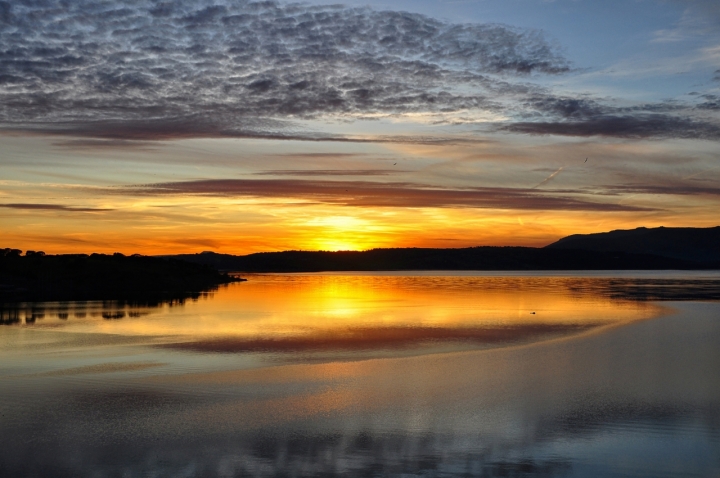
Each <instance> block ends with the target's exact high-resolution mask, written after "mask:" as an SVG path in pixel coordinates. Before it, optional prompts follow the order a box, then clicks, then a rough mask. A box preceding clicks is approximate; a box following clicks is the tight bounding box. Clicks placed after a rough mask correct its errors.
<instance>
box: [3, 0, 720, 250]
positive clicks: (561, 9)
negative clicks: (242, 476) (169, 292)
mask: <svg viewBox="0 0 720 478" xmlns="http://www.w3.org/2000/svg"><path fill="white" fill-rule="evenodd" d="M358 2H359V0H358ZM358 2H356V1H355V0H351V1H349V2H347V3H348V4H347V5H345V6H328V5H326V4H324V3H322V2H321V1H319V0H313V1H311V2H310V3H305V4H287V3H282V2H277V3H275V2H264V3H262V4H256V3H251V2H245V1H239V2H234V3H227V2H224V1H220V0H218V2H215V3H213V2H210V3H207V4H205V3H203V4H202V5H201V4H200V3H198V2H194V1H192V0H182V1H179V2H174V3H173V4H162V5H159V4H158V5H155V4H154V3H152V2H148V3H147V4H146V3H144V2H137V3H132V4H127V5H126V4H125V3H123V2H121V1H117V2H109V3H102V2H98V1H96V0H82V1H79V2H76V3H74V4H73V5H69V6H68V5H65V4H57V5H54V4H53V1H50V2H49V3H48V4H47V5H44V6H39V5H35V4H31V3H27V4H25V3H24V2H22V1H21V2H17V4H15V3H14V4H13V5H11V6H10V7H8V9H7V11H6V12H5V13H4V14H3V15H4V16H3V17H2V18H4V19H5V20H2V19H0V20H2V22H0V39H2V44H3V45H9V46H10V47H8V49H7V50H6V51H5V52H2V54H3V55H4V56H3V58H4V59H3V60H2V61H3V64H4V73H3V75H0V151H2V154H0V168H1V170H2V173H3V174H2V177H1V178H0V230H1V231H2V234H1V235H0V238H1V239H2V243H0V247H13V248H18V249H22V250H43V251H45V252H46V253H51V254H55V253H90V252H104V253H112V252H122V253H125V254H132V253H141V254H175V253H194V252H201V251H204V250H211V251H216V252H221V253H228V254H248V253H252V252H265V251H282V250H367V249H372V248H378V247H443V248H453V247H470V246H483V245H493V246H533V247H540V246H545V245H547V244H550V243H552V242H554V241H556V240H558V239H560V238H562V237H564V236H567V235H570V234H587V233H596V232H605V231H610V230H615V229H633V228H636V227H641V226H644V227H658V226H666V227H711V226H717V225H718V224H719V221H718V219H717V210H718V209H720V187H718V184H719V183H720V162H719V161H720V160H719V159H718V141H719V140H720V117H719V116H718V112H719V111H720V106H719V105H720V70H718V69H717V68H718V65H720V28H717V25H718V24H719V23H718V22H720V7H718V6H717V5H716V4H715V3H713V2H707V1H702V0H693V1H692V2H687V4H682V5H681V4H680V3H672V2H655V1H654V0H652V1H650V2H648V4H644V5H634V4H633V5H628V4H626V2H611V3H612V5H610V4H607V5H606V7H603V8H601V9H599V10H598V9H596V7H593V6H590V5H585V4H583V3H582V2H565V1H560V2H543V1H539V0H538V1H535V0H523V2H524V3H523V8H518V5H517V4H515V3H513V4H512V5H511V4H510V3H512V2H510V3H508V4H507V5H506V4H505V3H504V2H502V3H503V4H502V5H500V4H498V5H484V4H483V5H480V4H478V5H475V4H463V5H462V6H459V5H454V4H453V5H451V4H443V6H442V9H440V8H439V7H438V5H437V4H436V3H435V2H433V1H430V0H427V1H426V0H420V1H417V2H414V3H413V4H408V3H407V2H404V1H399V0H398V1H397V2H395V3H394V5H395V6H394V7H388V6H387V4H385V3H380V2H370V4H369V6H366V3H367V2H359V3H358ZM356 3H357V4H358V5H357V6H355V4H356ZM641 3H642V2H641ZM656 3H657V4H656ZM360 4H362V5H360ZM408 10H412V11H408ZM626 19H627V20H626ZM629 19H633V20H632V21H630V20H629ZM282 25H286V26H287V27H283V26H282ZM690 25H693V26H692V27H690ZM608 26H612V28H607V27H608ZM148 32H151V33H148Z"/></svg>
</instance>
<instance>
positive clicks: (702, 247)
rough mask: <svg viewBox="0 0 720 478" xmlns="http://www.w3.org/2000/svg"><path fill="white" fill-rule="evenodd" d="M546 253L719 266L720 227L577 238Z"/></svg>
mask: <svg viewBox="0 0 720 478" xmlns="http://www.w3.org/2000/svg"><path fill="white" fill-rule="evenodd" d="M545 249H555V250H559V249H579V250H585V251H598V252H615V251H618V252H625V253H632V254H652V255H656V256H662V257H668V258H673V259H681V260H686V261H694V262H699V263H705V264H707V263H713V262H715V263H717V262H720V226H718V227H708V228H692V227H657V228H652V229H648V228H646V227H639V228H637V229H630V230H617V231H610V232H602V233H597V234H574V235H572V236H567V237H564V238H562V239H560V240H559V241H557V242H555V243H553V244H550V245H548V246H546V247H545Z"/></svg>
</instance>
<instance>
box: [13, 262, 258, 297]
mask: <svg viewBox="0 0 720 478" xmlns="http://www.w3.org/2000/svg"><path fill="white" fill-rule="evenodd" d="M239 280H244V279H238V278H235V277H232V276H229V275H227V274H225V273H221V272H218V271H217V270H216V269H215V268H213V267H210V266H206V265H203V264H193V263H190V262H187V261H180V260H175V259H160V258H156V257H148V256H140V255H133V256H125V255H123V254H119V253H116V254H113V255H106V254H90V255H87V254H65V255H45V254H44V253H43V252H35V251H27V252H26V253H25V255H22V251H20V250H18V249H0V301H6V302H12V301H54V300H62V301H64V300H118V299H137V300H151V301H152V300H172V299H182V298H184V297H188V296H191V295H192V294H198V293H200V292H204V291H209V290H213V289H215V288H217V287H218V286H219V285H221V284H227V283H230V282H235V281H239Z"/></svg>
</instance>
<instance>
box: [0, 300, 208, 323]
mask: <svg viewBox="0 0 720 478" xmlns="http://www.w3.org/2000/svg"><path fill="white" fill-rule="evenodd" d="M213 294H214V292H192V293H187V294H183V295H179V296H174V297H172V298H167V297H165V296H162V297H158V298H155V299H144V300H108V301H68V302H0V325H21V324H25V325H31V324H35V322H36V321H37V320H42V319H46V318H47V319H51V320H52V319H59V320H60V321H67V320H68V319H69V318H71V317H72V318H74V319H84V318H86V317H102V318H103V319H108V320H111V319H122V318H125V317H131V318H137V317H143V316H146V315H149V314H151V313H153V312H158V311H159V310H161V309H163V308H166V307H181V306H183V305H185V303H186V302H187V301H192V302H197V301H198V300H199V299H201V298H203V299H207V298H209V297H212V296H213Z"/></svg>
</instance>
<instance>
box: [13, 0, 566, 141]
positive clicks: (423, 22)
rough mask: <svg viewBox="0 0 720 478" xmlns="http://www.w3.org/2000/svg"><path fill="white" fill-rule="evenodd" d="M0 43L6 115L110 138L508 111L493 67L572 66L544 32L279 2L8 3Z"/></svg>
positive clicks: (552, 70)
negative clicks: (497, 98) (500, 101)
mask: <svg viewBox="0 0 720 478" xmlns="http://www.w3.org/2000/svg"><path fill="white" fill-rule="evenodd" d="M0 44H1V45H4V47H2V49H0V104H2V105H3V106H2V107H1V108H0V122H1V123H3V124H4V125H5V126H6V127H13V126H15V127H16V128H20V129H36V130H40V131H43V130H48V131H50V132H53V133H56V134H76V135H81V136H99V137H104V136H111V137H130V138H132V137H137V136H142V134H140V131H144V135H145V136H146V137H150V138H152V137H158V138H172V137H187V136H234V135H247V134H251V135H252V134H253V133H258V132H263V133H267V132H268V131H274V130H283V129H285V128H287V126H288V125H287V124H286V123H285V121H287V120H292V119H307V118H316V117H319V116H324V115H344V116H363V115H372V114H378V113H383V114H401V113H410V112H445V111H457V110H465V109H473V108H481V109H497V108H499V106H498V105H496V104H495V103H494V102H493V100H491V99H490V98H489V97H488V96H487V94H488V92H491V91H493V90H497V89H508V88H513V87H512V86H511V85H509V84H507V83H506V82H504V81H501V80H499V79H497V78H496V79H491V78H490V77H488V76H487V75H488V74H490V75H495V76H497V75H500V76H502V75H512V76H517V75H521V76H523V75H530V74H533V73H541V74H558V73H563V72H566V71H568V70H569V68H570V67H569V64H568V62H567V61H566V60H565V59H564V58H563V57H562V56H561V55H560V53H559V52H558V51H557V49H556V48H555V47H554V46H552V45H551V43H550V42H548V41H547V40H546V38H545V37H544V35H543V34H542V33H541V32H539V31H534V30H528V29H519V28H513V27H510V26H506V25H497V24H474V25H470V24H463V25H461V24H451V23H446V22H442V21H439V20H435V19H433V18H430V17H427V16H424V15H418V14H411V13H406V12H395V11H374V10H371V9H368V8H349V7H343V6H310V5H303V4H280V3H277V2H272V1H264V2H251V1H242V0H241V1H237V2H227V3H224V2H218V3H215V4H208V3H207V2H197V1H193V0H180V1H173V2H152V1H127V2H108V1H100V0H78V1H74V2H63V1H61V0H43V1H34V0H19V1H15V2H12V3H10V2H0ZM458 85H463V86H465V87H466V88H464V89H463V88H456V87H457V86H458ZM470 90H472V91H470Z"/></svg>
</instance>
